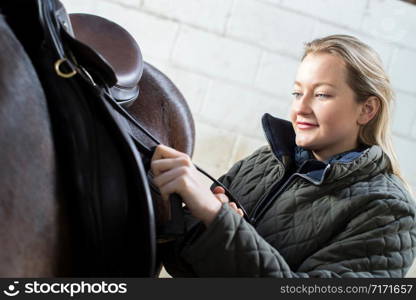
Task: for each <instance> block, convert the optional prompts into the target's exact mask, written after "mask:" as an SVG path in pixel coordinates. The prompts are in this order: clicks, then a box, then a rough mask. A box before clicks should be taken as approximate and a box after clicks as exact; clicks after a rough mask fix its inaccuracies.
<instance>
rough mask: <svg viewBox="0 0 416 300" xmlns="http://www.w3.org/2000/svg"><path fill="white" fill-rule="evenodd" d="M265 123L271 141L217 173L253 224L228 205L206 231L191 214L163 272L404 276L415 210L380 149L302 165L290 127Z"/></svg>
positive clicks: (415, 238)
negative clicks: (229, 167)
mask: <svg viewBox="0 0 416 300" xmlns="http://www.w3.org/2000/svg"><path fill="white" fill-rule="evenodd" d="M262 123H263V129H264V131H265V135H266V138H267V140H268V142H269V145H266V146H263V147H261V148H259V149H258V150H256V151H255V152H254V153H253V154H251V155H250V156H248V157H247V158H245V159H243V160H241V161H239V162H237V163H236V164H235V165H234V166H233V167H232V168H231V169H230V170H229V171H228V173H227V174H225V175H223V176H221V177H220V179H219V180H220V181H221V182H222V183H223V184H224V185H225V186H226V187H227V188H228V189H229V190H230V191H231V193H232V194H233V195H234V196H235V198H237V199H238V200H239V201H240V202H241V204H242V206H243V207H244V208H245V210H246V211H247V213H248V215H249V217H250V218H249V222H248V221H246V220H245V219H243V218H242V217H240V216H239V215H238V214H236V213H235V212H234V211H233V210H232V209H230V208H229V207H228V205H223V206H222V208H221V210H220V212H219V214H218V215H217V217H216V218H215V219H214V221H213V222H212V223H211V224H210V225H209V226H208V227H205V226H204V225H203V224H202V223H201V222H198V221H197V220H195V219H194V218H193V217H192V216H191V215H189V214H187V222H186V225H187V232H186V234H185V235H184V236H183V237H182V238H180V239H177V240H176V241H174V242H170V243H166V244H161V245H160V246H159V249H158V251H159V252H158V253H159V255H160V257H161V259H162V262H163V264H164V266H165V268H166V269H167V271H168V272H169V273H170V274H171V275H172V276H174V277H213V276H215V277H281V278H282V277H284V278H296V277H297V278H299V277H300V278H307V277H323V278H330V277H405V275H406V273H407V271H408V270H409V268H410V266H411V264H412V261H413V259H414V257H415V254H416V222H415V214H416V206H415V201H414V199H412V197H411V195H410V194H409V193H408V192H407V191H406V190H405V188H404V187H403V185H402V183H401V181H400V180H399V179H398V178H397V177H396V176H395V175H392V174H391V173H389V166H390V165H389V160H388V157H387V156H386V155H385V154H384V153H383V151H382V150H381V148H380V147H379V146H371V147H367V148H366V149H365V150H363V151H361V152H353V153H351V152H349V153H347V154H346V155H338V156H335V157H333V158H332V159H330V160H328V161H326V162H320V161H317V160H314V159H312V158H307V159H303V161H302V159H301V160H300V161H301V162H302V163H301V164H299V159H298V162H297V160H296V155H297V153H296V149H297V147H296V145H295V142H294V141H295V133H294V131H293V128H292V126H291V124H290V123H289V122H288V121H285V120H281V119H278V118H275V117H272V116H271V115H269V114H266V115H264V116H263V119H262ZM296 162H297V163H296ZM288 170H292V172H288ZM288 174H290V175H288Z"/></svg>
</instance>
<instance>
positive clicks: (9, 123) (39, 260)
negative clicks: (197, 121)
mask: <svg viewBox="0 0 416 300" xmlns="http://www.w3.org/2000/svg"><path fill="white" fill-rule="evenodd" d="M140 88H141V94H140V97H139V99H138V100H137V101H135V102H134V103H133V104H132V105H131V106H130V107H129V112H130V113H131V114H132V115H133V116H134V117H135V118H136V119H137V120H139V122H141V123H142V124H143V125H144V126H145V127H147V128H148V129H149V131H151V132H152V133H153V134H154V135H155V136H156V137H158V138H159V139H160V141H161V142H162V143H164V144H167V145H169V146H172V147H174V148H176V149H178V150H180V151H183V152H185V153H188V154H189V155H192V151H193V146H194V144H193V142H194V127H193V121H192V116H191V114H190V111H189V108H188V106H187V105H186V102H185V100H184V99H183V97H182V95H181V94H180V93H179V91H178V90H177V89H176V88H175V87H174V85H173V84H172V83H171V82H170V81H169V79H167V78H166V77H165V76H164V75H163V74H161V73H160V72H159V71H157V70H156V69H155V68H153V67H151V66H150V65H147V64H146V66H145V69H144V73H143V77H142V79H141V81H140ZM134 132H135V135H136V136H137V137H138V138H139V139H143V138H144V137H143V136H142V133H140V132H138V131H137V132H136V131H134ZM58 168H59V165H58V163H57V162H56V156H55V151H54V144H53V139H52V131H51V125H50V122H49V115H48V109H47V104H46V99H45V95H44V92H43V90H42V88H41V84H40V82H39V79H38V77H37V75H36V72H35V70H34V68H33V66H32V64H31V62H30V59H29V58H28V56H27V55H26V53H25V51H24V49H23V48H22V46H21V45H20V43H19V42H18V41H17V39H16V38H15V36H14V34H13V33H12V32H11V30H10V28H9V27H8V25H7V23H6V22H5V20H4V19H3V18H1V17H0V245H1V249H0V276H1V277H49V276H71V275H72V274H73V273H72V266H73V265H74V264H73V255H72V254H73V253H72V246H71V226H70V225H69V224H70V220H69V217H68V214H67V211H68V210H67V208H68V205H71V203H70V202H66V200H64V199H65V195H63V194H62V192H61V191H60V188H59V186H58V180H57V172H58ZM60 171H64V170H60ZM138 217H139V216H138ZM137 238H140V237H137Z"/></svg>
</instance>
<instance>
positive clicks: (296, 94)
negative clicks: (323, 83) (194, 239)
mask: <svg viewBox="0 0 416 300" xmlns="http://www.w3.org/2000/svg"><path fill="white" fill-rule="evenodd" d="M292 95H293V97H295V98H299V97H300V96H301V94H300V93H298V92H293V93H292Z"/></svg>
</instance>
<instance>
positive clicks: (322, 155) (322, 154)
mask: <svg viewBox="0 0 416 300" xmlns="http://www.w3.org/2000/svg"><path fill="white" fill-rule="evenodd" d="M358 146H359V144H358V142H357V143H355V145H350V146H346V147H340V148H338V149H324V150H320V151H315V150H311V152H312V155H313V156H314V157H315V159H316V160H320V161H326V160H328V159H330V158H331V157H333V156H334V155H337V154H340V153H343V152H347V151H351V150H354V149H357V148H358Z"/></svg>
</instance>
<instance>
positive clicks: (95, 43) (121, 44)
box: [69, 13, 144, 102]
mask: <svg viewBox="0 0 416 300" xmlns="http://www.w3.org/2000/svg"><path fill="white" fill-rule="evenodd" d="M69 17H70V20H71V24H72V29H73V31H74V36H75V38H76V39H77V40H79V41H81V42H83V43H84V44H87V45H88V46H90V47H91V48H92V49H94V50H95V51H96V52H98V53H100V54H101V55H102V56H103V57H104V58H105V59H106V61H107V62H108V63H109V64H110V65H111V67H112V68H113V70H114V72H115V74H116V78H117V83H116V84H115V85H114V86H112V87H111V94H112V95H113V97H114V98H116V99H117V100H118V101H119V102H125V101H134V100H135V99H136V98H137V97H138V95H139V86H138V83H139V81H140V79H141V77H142V74H143V68H144V61H143V57H142V54H141V51H140V47H139V45H138V44H137V42H136V40H135V39H134V38H133V37H132V36H131V34H130V33H129V32H127V30H125V29H124V28H123V27H121V26H120V25H118V24H117V23H114V22H112V21H110V20H107V19H105V18H102V17H100V16H96V15H91V14H84V13H73V14H70V15H69Z"/></svg>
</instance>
